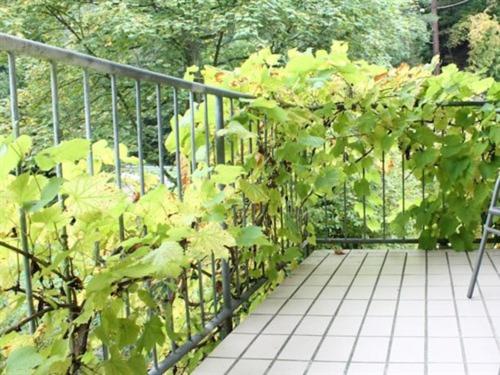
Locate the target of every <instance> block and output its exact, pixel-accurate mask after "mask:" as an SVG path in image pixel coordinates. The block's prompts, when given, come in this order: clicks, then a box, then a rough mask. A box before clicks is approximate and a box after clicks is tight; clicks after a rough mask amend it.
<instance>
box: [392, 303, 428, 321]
mask: <svg viewBox="0 0 500 375" xmlns="http://www.w3.org/2000/svg"><path fill="white" fill-rule="evenodd" d="M397 315H398V316H402V317H411V316H414V317H423V316H424V315H425V302H424V301H399V304H398V311H397Z"/></svg>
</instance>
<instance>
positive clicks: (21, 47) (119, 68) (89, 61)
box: [0, 33, 254, 99]
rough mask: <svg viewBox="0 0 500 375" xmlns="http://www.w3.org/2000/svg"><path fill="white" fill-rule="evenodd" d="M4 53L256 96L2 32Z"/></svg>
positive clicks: (210, 91)
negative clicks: (14, 53)
mask: <svg viewBox="0 0 500 375" xmlns="http://www.w3.org/2000/svg"><path fill="white" fill-rule="evenodd" d="M0 50H3V51H11V52H18V53H19V54H20V55H26V56H31V57H35V58H39V59H44V60H49V61H57V62H60V63H63V64H67V65H71V66H78V67H81V68H84V69H92V70H93V71H96V72H99V73H104V74H109V75H111V76H120V77H128V78H131V79H134V80H141V81H148V82H154V83H160V84H167V85H169V86H173V87H177V88H180V89H186V90H189V91H193V92H198V93H206V94H213V95H221V96H225V97H228V98H247V99H252V98H254V97H253V96H252V95H248V94H243V93H239V92H236V91H231V90H224V89H221V88H217V87H213V86H208V85H204V84H202V83H198V82H192V81H186V80H184V79H180V78H176V77H172V76H169V75H166V74H161V73H156V72H151V71H149V70H145V69H141V68H136V67H133V66H130V65H125V64H119V63H116V62H113V61H110V60H106V59H101V58H98V57H94V56H89V55H86V54H83V53H80V52H76V51H71V50H67V49H64V48H58V47H54V46H50V45H47V44H44V43H40V42H35V41H32V40H26V39H22V38H18V37H15V36H12V35H8V34H5V33H0Z"/></svg>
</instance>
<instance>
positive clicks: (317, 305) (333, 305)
mask: <svg viewBox="0 0 500 375" xmlns="http://www.w3.org/2000/svg"><path fill="white" fill-rule="evenodd" d="M340 302H341V300H340V299H319V300H316V301H315V302H314V303H313V305H312V306H311V308H310V309H309V311H308V312H307V314H308V315H328V316H332V315H333V314H334V313H335V311H337V308H338V307H339V305H340Z"/></svg>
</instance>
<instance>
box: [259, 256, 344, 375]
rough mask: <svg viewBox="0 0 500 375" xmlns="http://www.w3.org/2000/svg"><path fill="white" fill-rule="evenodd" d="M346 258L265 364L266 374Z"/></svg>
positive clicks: (341, 262) (338, 266)
mask: <svg viewBox="0 0 500 375" xmlns="http://www.w3.org/2000/svg"><path fill="white" fill-rule="evenodd" d="M346 259H347V256H345V257H344V258H343V259H342V260H341V261H340V263H339V264H338V265H337V266H336V267H335V270H334V271H333V272H332V274H331V275H330V276H329V277H328V279H327V280H326V282H325V283H324V284H323V286H322V287H321V289H320V291H319V292H318V294H316V297H314V298H313V301H312V302H311V304H310V305H309V307H308V308H307V309H306V311H305V312H304V314H302V316H301V318H300V319H299V321H298V322H297V324H296V325H295V327H294V328H293V329H292V331H291V332H290V333H289V334H288V337H287V338H286V340H285V342H284V343H283V344H282V345H281V347H280V349H279V350H278V352H277V353H276V356H275V357H274V358H273V359H272V360H271V363H270V364H269V365H268V366H267V368H266V370H265V372H264V374H267V373H268V372H269V371H270V370H271V367H272V365H273V364H274V363H275V362H276V361H277V360H278V357H279V355H280V354H281V352H282V351H283V350H284V349H285V346H286V345H287V344H288V342H289V341H290V339H291V338H292V336H293V334H294V333H295V332H296V331H297V329H298V327H299V325H300V324H301V323H302V321H303V320H304V318H305V317H306V316H307V313H308V312H309V311H310V310H311V309H312V307H313V305H314V303H315V302H316V301H318V299H319V296H320V295H321V293H322V292H323V291H324V290H325V289H326V287H327V286H328V284H329V283H330V281H331V280H332V279H333V277H334V276H335V274H336V273H337V271H338V270H339V269H340V267H341V266H342V264H343V263H344V261H345V260H346ZM318 336H319V335H318Z"/></svg>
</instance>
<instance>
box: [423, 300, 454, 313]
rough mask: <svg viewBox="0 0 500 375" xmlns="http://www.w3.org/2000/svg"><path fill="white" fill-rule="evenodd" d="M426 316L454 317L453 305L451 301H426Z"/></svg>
mask: <svg viewBox="0 0 500 375" xmlns="http://www.w3.org/2000/svg"><path fill="white" fill-rule="evenodd" d="M427 314H428V315H429V316H454V315H455V305H454V303H453V300H451V299H449V300H441V301H438V300H429V301H427Z"/></svg>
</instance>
